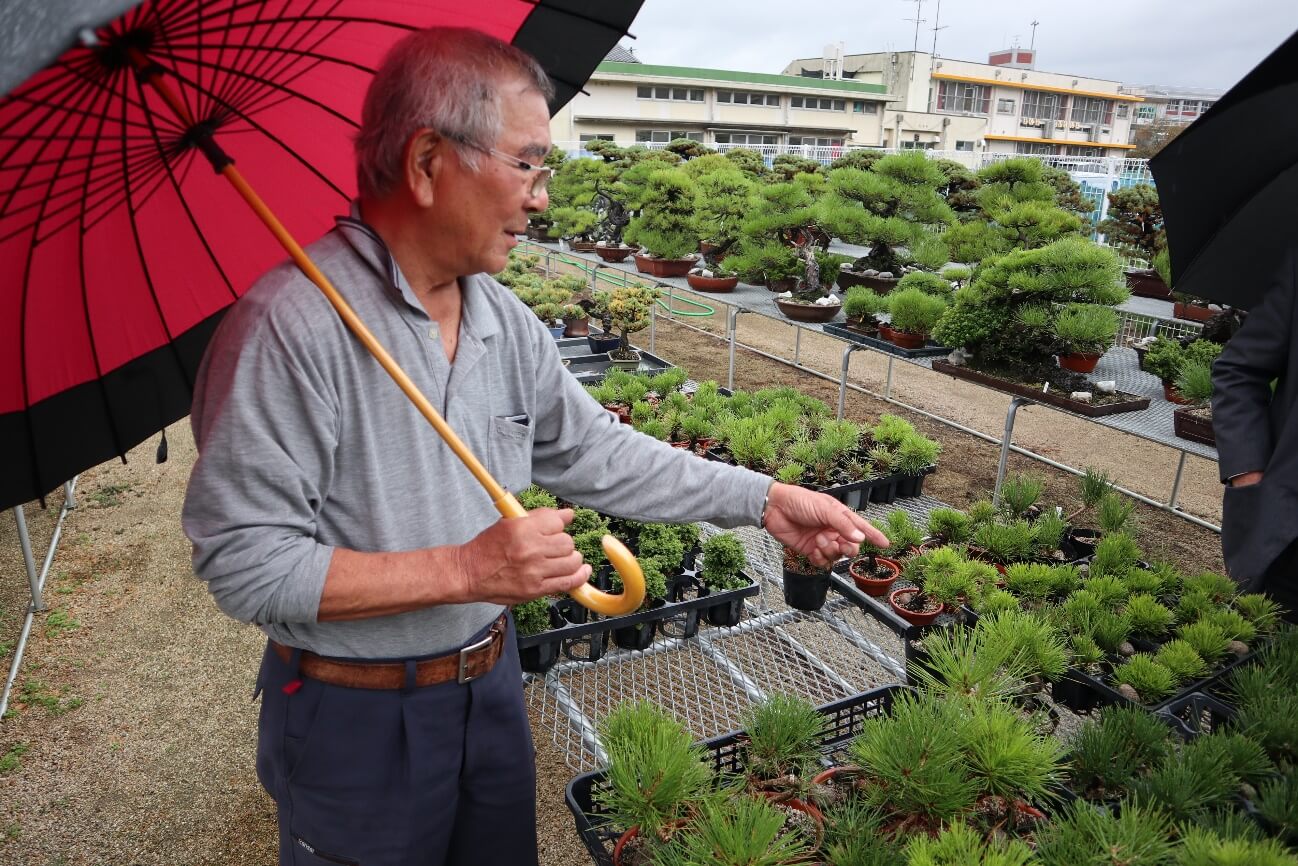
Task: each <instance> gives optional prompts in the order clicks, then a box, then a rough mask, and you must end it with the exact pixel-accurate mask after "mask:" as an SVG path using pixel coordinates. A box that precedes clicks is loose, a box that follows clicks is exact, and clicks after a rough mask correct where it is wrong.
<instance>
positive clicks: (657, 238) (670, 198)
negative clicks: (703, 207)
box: [625, 168, 698, 277]
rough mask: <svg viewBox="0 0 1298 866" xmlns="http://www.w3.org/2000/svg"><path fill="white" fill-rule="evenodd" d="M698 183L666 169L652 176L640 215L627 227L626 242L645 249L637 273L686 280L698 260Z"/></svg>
mask: <svg viewBox="0 0 1298 866" xmlns="http://www.w3.org/2000/svg"><path fill="white" fill-rule="evenodd" d="M696 196H697V190H696V187H695V184H694V181H693V180H692V179H691V178H690V176H689V175H688V174H686V173H685V172H684V171H681V170H680V169H673V168H665V169H659V170H658V171H655V172H654V173H653V174H651V175H650V176H649V179H648V182H647V183H646V185H645V189H644V195H643V197H642V200H641V202H640V203H641V210H640V215H639V216H637V217H636V218H635V219H633V220H631V223H630V224H629V225H628V226H627V227H626V235H625V237H626V240H627V241H628V242H629V243H633V244H639V245H640V246H642V247H644V249H645V252H644V253H637V254H636V256H635V262H636V269H637V270H639V271H640V272H641V273H644V274H648V275H650V276H652V277H683V276H685V275H686V274H687V273H689V271H690V268H692V267H694V263H695V262H696V261H697V260H698V256H697V254H696V253H695V252H694V250H695V249H697V247H698V234H697V230H696V229H695V221H694V204H695V199H696Z"/></svg>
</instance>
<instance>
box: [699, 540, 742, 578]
mask: <svg viewBox="0 0 1298 866" xmlns="http://www.w3.org/2000/svg"><path fill="white" fill-rule="evenodd" d="M747 567H748V558H747V557H746V556H745V554H744V545H743V543H742V542H740V540H739V539H738V538H736V537H735V536H734V535H731V534H730V533H728V532H722V533H719V534H717V535H714V536H712V537H711V538H709V539H708V540H707V541H705V542H703V569H702V572H701V574H700V576H701V577H702V578H703V583H704V584H706V585H707V586H709V587H711V588H712V589H714V590H724V589H738V588H739V587H741V586H746V585H747V584H748V579H747V578H746V577H744V574H743V571H744V569H745V568H747Z"/></svg>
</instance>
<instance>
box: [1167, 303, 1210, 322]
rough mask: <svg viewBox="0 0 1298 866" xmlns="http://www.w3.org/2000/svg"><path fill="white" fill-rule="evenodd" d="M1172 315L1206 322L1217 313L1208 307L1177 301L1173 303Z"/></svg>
mask: <svg viewBox="0 0 1298 866" xmlns="http://www.w3.org/2000/svg"><path fill="white" fill-rule="evenodd" d="M1172 315H1173V316H1175V317H1176V318H1178V319H1188V320H1190V321H1191V322H1206V321H1208V320H1209V319H1211V318H1212V317H1213V316H1215V315H1216V311H1215V310H1212V309H1210V308H1208V307H1200V306H1197V305H1195V304H1183V303H1181V302H1180V301H1177V302H1176V303H1175V304H1173V305H1172Z"/></svg>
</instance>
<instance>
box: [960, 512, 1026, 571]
mask: <svg viewBox="0 0 1298 866" xmlns="http://www.w3.org/2000/svg"><path fill="white" fill-rule="evenodd" d="M973 540H974V544H976V545H978V546H979V547H981V548H982V549H983V550H985V551H987V555H988V556H989V557H991V559H992V560H993V561H994V562H999V563H1001V564H1002V565H1008V564H1009V563H1012V562H1022V561H1024V560H1027V559H1030V558H1031V556H1032V552H1033V548H1032V525H1031V524H1030V523H1028V522H1027V521H1026V520H1015V521H1013V522H1012V523H984V524H983V525H982V526H979V527H978V528H977V529H976V530H974V537H973Z"/></svg>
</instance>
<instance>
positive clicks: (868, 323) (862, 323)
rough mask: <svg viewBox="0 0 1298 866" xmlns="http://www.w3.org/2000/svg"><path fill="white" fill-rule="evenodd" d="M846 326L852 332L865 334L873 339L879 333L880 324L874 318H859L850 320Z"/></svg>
mask: <svg viewBox="0 0 1298 866" xmlns="http://www.w3.org/2000/svg"><path fill="white" fill-rule="evenodd" d="M844 326H845V327H846V328H847V329H848V330H850V331H856V332H857V333H858V334H865V335H866V336H867V337H873V336H874V335H876V334H878V333H879V323H878V322H877V321H876V320H875V319H874V318H873V317H870V318H868V319H867V318H866V317H864V316H858V317H854V318H851V319H848V320H847V321H846V322H845V323H844Z"/></svg>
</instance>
